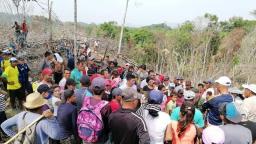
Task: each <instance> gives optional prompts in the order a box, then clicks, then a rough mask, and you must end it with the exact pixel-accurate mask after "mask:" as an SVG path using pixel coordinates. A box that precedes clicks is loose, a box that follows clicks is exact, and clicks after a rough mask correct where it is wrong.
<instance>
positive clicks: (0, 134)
mask: <svg viewBox="0 0 256 144" xmlns="http://www.w3.org/2000/svg"><path fill="white" fill-rule="evenodd" d="M6 100H7V97H6V94H5V93H2V92H1V93H0V125H1V124H2V123H3V122H4V121H5V120H7V117H6V113H5V110H6ZM4 137H6V134H5V133H4V131H3V129H2V128H0V142H4Z"/></svg>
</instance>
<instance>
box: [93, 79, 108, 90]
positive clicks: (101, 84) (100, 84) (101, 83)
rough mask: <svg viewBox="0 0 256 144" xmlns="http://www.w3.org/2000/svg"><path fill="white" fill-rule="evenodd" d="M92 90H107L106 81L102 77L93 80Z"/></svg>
mask: <svg viewBox="0 0 256 144" xmlns="http://www.w3.org/2000/svg"><path fill="white" fill-rule="evenodd" d="M92 88H93V89H95V88H99V89H101V90H103V89H105V79H104V78H102V77H97V78H94V79H93V80H92Z"/></svg>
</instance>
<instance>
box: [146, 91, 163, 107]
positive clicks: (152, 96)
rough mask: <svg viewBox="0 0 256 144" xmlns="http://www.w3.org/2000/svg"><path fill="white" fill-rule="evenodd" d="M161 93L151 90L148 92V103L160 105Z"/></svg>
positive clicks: (161, 100)
mask: <svg viewBox="0 0 256 144" xmlns="http://www.w3.org/2000/svg"><path fill="white" fill-rule="evenodd" d="M163 97H164V95H163V93H162V92H161V91H159V90H152V91H150V92H149V98H148V101H149V103H150V102H153V103H154V104H161V103H162V102H163Z"/></svg>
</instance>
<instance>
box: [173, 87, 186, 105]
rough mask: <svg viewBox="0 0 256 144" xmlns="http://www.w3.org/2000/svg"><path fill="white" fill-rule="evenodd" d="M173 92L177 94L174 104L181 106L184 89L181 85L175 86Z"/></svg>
mask: <svg viewBox="0 0 256 144" xmlns="http://www.w3.org/2000/svg"><path fill="white" fill-rule="evenodd" d="M174 92H175V93H176V94H177V96H178V97H177V100H176V105H177V106H179V107H180V106H181V105H182V104H183V102H184V89H183V88H182V86H181V85H179V86H177V87H175V89H174Z"/></svg>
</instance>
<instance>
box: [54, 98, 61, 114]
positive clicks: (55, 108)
mask: <svg viewBox="0 0 256 144" xmlns="http://www.w3.org/2000/svg"><path fill="white" fill-rule="evenodd" d="M59 102H61V100H60V99H59V98H57V97H55V96H52V106H53V109H54V112H53V115H54V116H57V112H58V107H59V104H58V103H59Z"/></svg>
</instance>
